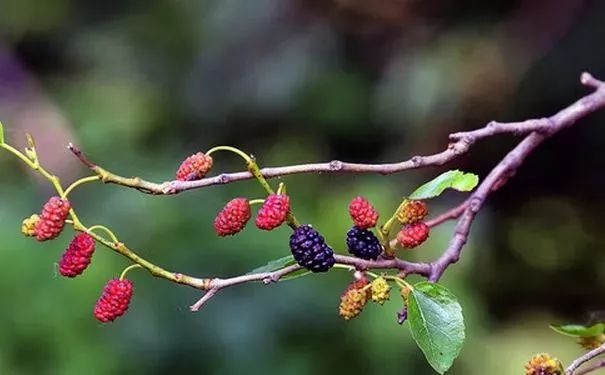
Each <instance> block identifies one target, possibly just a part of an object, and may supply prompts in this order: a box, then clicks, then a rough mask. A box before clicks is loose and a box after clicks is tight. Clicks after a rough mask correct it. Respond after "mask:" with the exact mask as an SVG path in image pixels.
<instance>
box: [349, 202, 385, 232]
mask: <svg viewBox="0 0 605 375" xmlns="http://www.w3.org/2000/svg"><path fill="white" fill-rule="evenodd" d="M349 214H350V215H351V219H353V222H354V223H355V226H356V227H358V228H361V229H368V228H373V227H375V226H376V222H377V221H378V216H379V215H378V212H376V210H375V209H374V207H372V205H371V204H370V202H368V201H367V200H366V199H365V198H364V197H357V198H355V199H353V200H352V201H351V203H350V204H349Z"/></svg>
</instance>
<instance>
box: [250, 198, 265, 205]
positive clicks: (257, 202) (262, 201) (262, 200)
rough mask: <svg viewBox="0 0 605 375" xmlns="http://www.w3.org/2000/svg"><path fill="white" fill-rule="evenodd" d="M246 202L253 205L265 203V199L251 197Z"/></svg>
mask: <svg viewBox="0 0 605 375" xmlns="http://www.w3.org/2000/svg"><path fill="white" fill-rule="evenodd" d="M248 203H249V204H250V206H254V205H255V204H263V203H265V200H264V199H252V200H250V201H248Z"/></svg>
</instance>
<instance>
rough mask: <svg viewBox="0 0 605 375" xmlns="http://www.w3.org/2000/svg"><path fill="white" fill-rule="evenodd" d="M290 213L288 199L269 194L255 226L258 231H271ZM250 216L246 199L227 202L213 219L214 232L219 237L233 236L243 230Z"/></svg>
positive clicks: (283, 196)
mask: <svg viewBox="0 0 605 375" xmlns="http://www.w3.org/2000/svg"><path fill="white" fill-rule="evenodd" d="M289 211H290V197H288V196H287V195H285V194H271V195H269V196H268V197H267V198H266V199H265V202H264V203H263V205H262V207H261V208H260V209H259V210H258V213H257V215H256V220H255V224H256V227H257V228H258V229H262V230H273V229H275V228H277V227H279V226H280V225H282V224H283V223H284V222H285V221H286V218H287V217H288V212H289ZM251 216H252V212H251V208H250V202H249V201H248V199H246V198H241V197H240V198H235V199H232V200H231V201H229V202H228V203H227V204H226V205H225V207H224V208H223V209H222V210H221V211H220V212H219V213H218V215H216V218H215V219H214V230H215V231H216V234H218V235H219V236H221V237H224V236H230V235H234V234H236V233H238V232H240V231H242V230H243V229H244V227H245V226H246V224H247V223H248V220H250V217H251Z"/></svg>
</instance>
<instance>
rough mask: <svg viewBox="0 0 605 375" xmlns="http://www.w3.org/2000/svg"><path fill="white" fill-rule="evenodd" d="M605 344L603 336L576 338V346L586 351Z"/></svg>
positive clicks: (604, 335) (604, 336)
mask: <svg viewBox="0 0 605 375" xmlns="http://www.w3.org/2000/svg"><path fill="white" fill-rule="evenodd" d="M604 343H605V334H601V335H598V336H589V337H578V344H580V346H581V347H583V348H584V349H586V350H592V349H596V348H598V347H599V346H601V345H603V344H604Z"/></svg>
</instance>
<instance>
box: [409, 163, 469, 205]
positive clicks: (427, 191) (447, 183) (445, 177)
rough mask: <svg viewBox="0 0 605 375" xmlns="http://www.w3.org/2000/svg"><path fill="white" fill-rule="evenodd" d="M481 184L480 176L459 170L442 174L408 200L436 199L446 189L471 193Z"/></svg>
mask: <svg viewBox="0 0 605 375" xmlns="http://www.w3.org/2000/svg"><path fill="white" fill-rule="evenodd" d="M478 183H479V176H477V175H476V174H474V173H466V172H462V171H459V170H457V169H456V170H451V171H447V172H445V173H442V174H441V175H439V176H438V177H436V178H434V179H433V180H431V181H429V182H427V183H426V184H424V185H422V186H420V187H419V188H418V189H416V190H415V191H414V192H413V193H412V194H411V195H410V196H409V197H408V198H409V199H429V198H435V197H437V196H439V195H441V193H443V192H444V191H445V190H446V189H454V190H458V191H471V190H473V189H474V188H475V186H477V184H478Z"/></svg>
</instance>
